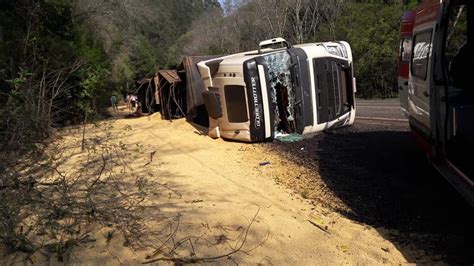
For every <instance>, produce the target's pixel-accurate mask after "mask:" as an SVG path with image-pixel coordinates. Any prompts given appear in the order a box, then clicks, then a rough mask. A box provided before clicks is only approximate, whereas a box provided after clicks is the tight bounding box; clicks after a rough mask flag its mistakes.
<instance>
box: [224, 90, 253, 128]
mask: <svg viewBox="0 0 474 266" xmlns="http://www.w3.org/2000/svg"><path fill="white" fill-rule="evenodd" d="M224 93H225V102H226V106H227V117H228V119H229V122H230V123H244V122H247V121H248V120H249V118H248V115H247V104H246V102H247V100H246V98H245V88H244V87H243V86H238V85H227V86H225V87H224Z"/></svg>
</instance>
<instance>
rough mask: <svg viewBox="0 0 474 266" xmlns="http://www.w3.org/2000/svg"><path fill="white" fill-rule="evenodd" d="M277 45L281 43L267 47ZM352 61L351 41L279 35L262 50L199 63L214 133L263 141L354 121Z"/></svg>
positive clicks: (242, 139) (238, 138)
mask: <svg viewBox="0 0 474 266" xmlns="http://www.w3.org/2000/svg"><path fill="white" fill-rule="evenodd" d="M275 45H280V47H282V48H276V49H274V48H268V47H269V46H275ZM352 62H353V61H352V52H351V48H350V46H349V44H348V43H346V42H324V43H309V44H302V45H297V46H291V45H290V44H289V43H288V42H286V41H285V40H284V39H282V38H276V39H271V40H267V41H263V42H261V43H260V44H259V49H258V50H257V51H250V52H244V53H239V54H233V55H228V56H224V57H218V58H213V59H210V60H205V61H201V62H199V63H197V66H198V69H199V73H200V75H201V78H202V80H203V82H204V88H205V90H204V92H203V93H202V97H203V101H204V103H205V106H206V110H207V113H208V115H209V136H211V137H213V138H219V137H222V138H224V139H228V140H236V141H244V142H262V141H271V140H273V139H275V138H276V137H278V136H280V135H281V134H292V133H297V134H307V133H312V132H317V131H323V130H327V129H331V128H336V127H342V126H348V125H352V124H353V123H354V119H355V110H356V108H355V92H356V83H355V78H354V75H353V65H352Z"/></svg>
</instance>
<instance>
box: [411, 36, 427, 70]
mask: <svg viewBox="0 0 474 266" xmlns="http://www.w3.org/2000/svg"><path fill="white" fill-rule="evenodd" d="M413 43H414V45H413V56H412V61H411V73H412V75H414V76H417V77H419V78H422V79H426V74H427V71H428V62H429V58H430V56H431V31H425V32H421V33H418V34H416V35H415V36H414V38H413Z"/></svg>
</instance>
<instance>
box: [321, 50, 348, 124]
mask: <svg viewBox="0 0 474 266" xmlns="http://www.w3.org/2000/svg"><path fill="white" fill-rule="evenodd" d="M313 60H314V61H313V65H314V72H315V73H314V78H315V86H316V107H317V121H318V124H322V123H327V122H330V121H332V120H335V119H337V118H339V117H341V116H342V115H344V114H346V113H347V112H349V111H350V102H351V96H352V74H351V73H350V72H351V69H350V66H349V64H348V63H347V61H345V60H341V59H337V58H315V59H313Z"/></svg>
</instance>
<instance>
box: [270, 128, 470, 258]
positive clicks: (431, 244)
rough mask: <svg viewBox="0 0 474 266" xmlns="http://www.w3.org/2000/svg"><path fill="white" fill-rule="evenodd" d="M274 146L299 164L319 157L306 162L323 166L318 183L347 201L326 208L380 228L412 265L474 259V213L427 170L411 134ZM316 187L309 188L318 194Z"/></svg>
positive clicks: (345, 134) (356, 131)
mask: <svg viewBox="0 0 474 266" xmlns="http://www.w3.org/2000/svg"><path fill="white" fill-rule="evenodd" d="M272 146H273V147H272V149H276V150H278V151H279V152H281V153H282V154H284V156H285V157H287V158H288V159H290V160H294V161H295V162H298V163H299V164H300V163H301V162H302V161H305V160H308V157H310V158H311V160H317V161H318V162H317V163H316V164H314V163H309V165H313V166H312V167H314V168H318V169H314V170H316V171H318V172H319V174H320V177H317V176H315V177H314V178H321V179H322V181H323V182H324V184H325V186H326V188H325V189H327V188H329V190H330V191H331V194H332V195H333V197H334V198H335V199H336V200H334V202H341V201H342V202H343V204H336V203H335V204H332V200H331V199H330V198H329V199H326V198H325V199H323V200H324V201H325V202H324V203H323V204H324V205H326V206H327V207H329V208H330V209H332V210H334V211H337V212H339V213H341V214H343V215H345V216H347V217H348V218H350V219H352V220H354V221H357V222H360V223H364V224H368V225H371V226H373V227H375V228H376V229H377V230H378V231H379V232H380V233H381V234H382V235H383V236H384V237H385V238H386V239H388V240H390V241H392V242H393V243H394V244H395V245H396V246H397V247H398V249H399V250H400V251H401V252H402V253H403V254H404V256H405V258H406V259H407V260H408V261H409V262H421V263H422V262H423V261H424V259H425V256H426V255H428V256H429V257H430V259H433V258H434V259H435V260H436V259H439V260H443V261H445V262H448V263H468V264H470V263H473V262H474V241H472V239H474V208H472V207H471V206H469V205H468V204H467V203H466V202H465V201H464V200H463V199H462V198H461V197H460V196H459V194H458V193H457V192H456V191H455V190H454V189H453V188H452V187H451V185H450V184H449V183H448V182H447V181H445V180H444V179H443V177H442V176H440V175H439V174H438V173H437V172H436V171H435V170H434V169H433V168H432V167H431V165H429V163H428V161H427V159H426V157H425V156H424V154H422V153H421V152H420V151H419V150H418V148H417V147H416V144H415V143H414V141H413V139H412V138H411V136H410V134H409V133H408V132H407V131H385V128H382V130H381V131H370V130H364V129H361V128H360V127H359V128H357V127H355V128H349V129H341V130H337V131H333V132H332V133H323V134H319V135H316V136H314V137H313V138H311V139H308V140H305V141H304V142H301V143H299V144H298V145H291V144H282V143H279V144H275V145H272ZM302 147H304V149H305V150H306V151H307V152H306V153H302V152H301V149H302ZM308 152H309V153H310V154H308ZM313 183H314V184H317V183H318V182H313ZM315 186H316V187H311V184H309V189H320V188H318V187H317V185H315ZM317 202H318V201H317ZM319 202H321V200H319Z"/></svg>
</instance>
